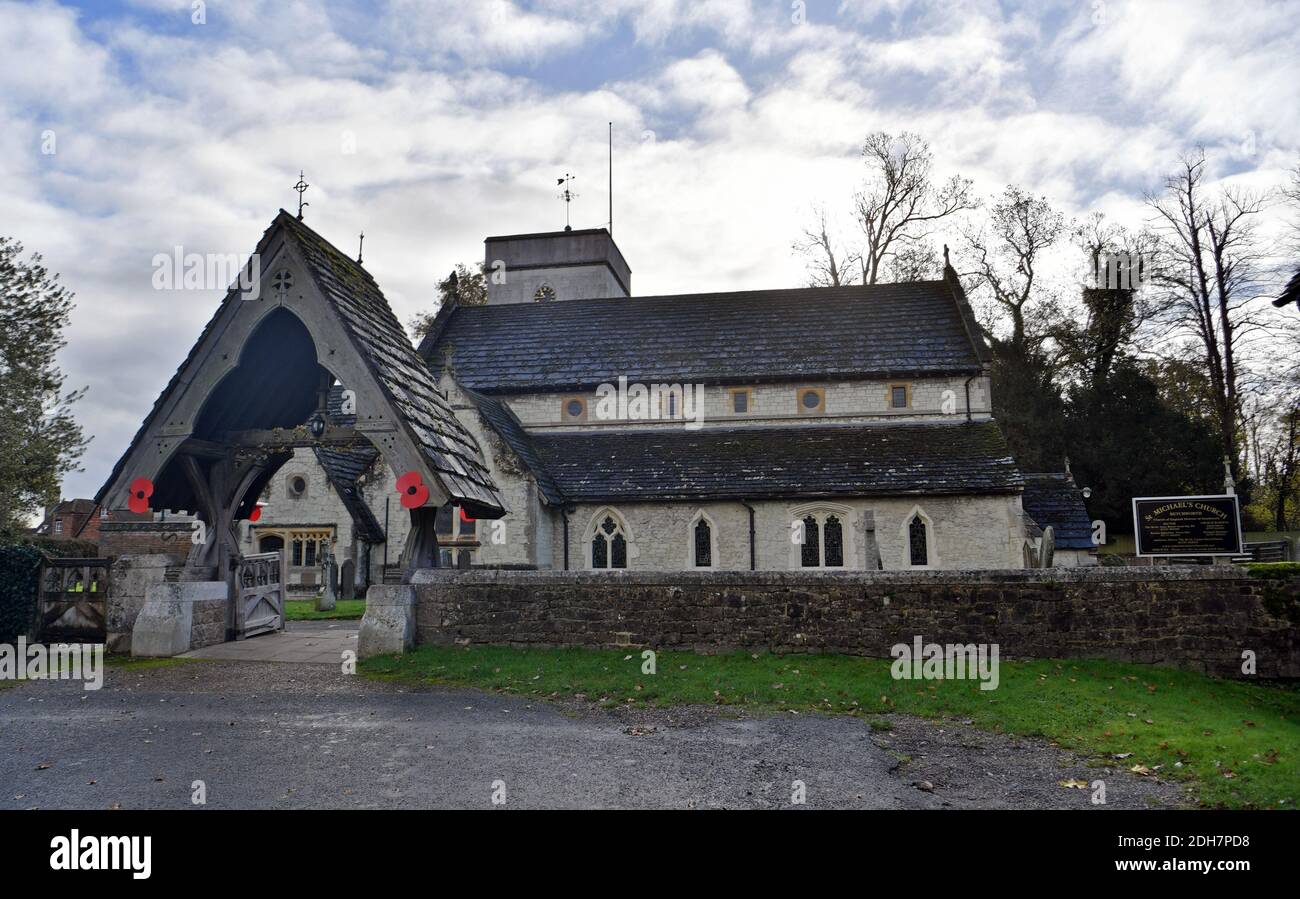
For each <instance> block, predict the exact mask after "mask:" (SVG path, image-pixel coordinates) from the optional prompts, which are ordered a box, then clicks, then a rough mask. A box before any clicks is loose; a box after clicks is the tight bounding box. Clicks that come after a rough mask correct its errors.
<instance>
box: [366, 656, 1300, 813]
mask: <svg viewBox="0 0 1300 899" xmlns="http://www.w3.org/2000/svg"><path fill="white" fill-rule="evenodd" d="M641 666H642V658H641V650H640V649H629V650H624V651H606V650H589V649H555V650H544V649H536V650H526V649H512V648H503V647H486V646H475V647H435V646H422V647H419V648H418V649H417V650H416V651H414V652H411V653H407V654H405V655H397V656H380V657H376V658H371V659H367V660H365V661H363V662H362V663H361V672H362V673H363V674H364V675H366V676H368V677H372V678H376V679H381V680H399V681H406V682H409V683H427V684H447V685H455V686H469V687H478V688H482V689H487V690H496V691H500V692H506V693H515V694H519V695H523V696H537V697H542V698H548V697H565V696H574V695H575V694H582V695H584V696H585V697H586V698H588V699H591V700H593V701H597V702H600V703H602V704H605V705H614V704H619V703H641V704H649V705H657V706H667V705H678V704H686V703H718V704H726V705H731V706H742V707H745V708H747V709H750V710H752V711H761V712H781V711H786V710H795V711H798V712H807V711H818V712H823V713H826V714H851V715H867V716H873V717H872V720H873V722H876V723H877V726H886V725H885V724H884V723H883V721H882V720H881V719H879V718H877V717H875V716H880V715H888V714H889V713H891V712H902V713H907V714H911V715H922V716H930V717H935V716H950V717H957V718H962V719H970V720H972V721H973V722H974V723H975V725H977V726H979V727H982V728H985V729H987V730H993V731H1001V732H1006V733H1015V734H1023V735H1034V736H1042V737H1047V738H1049V739H1051V740H1053V741H1055V742H1056V743H1057V744H1059V745H1060V746H1063V747H1066V748H1068V749H1072V750H1076V751H1078V752H1081V753H1083V754H1087V755H1093V756H1099V757H1100V756H1114V755H1119V754H1126V753H1128V754H1131V755H1126V756H1125V757H1124V759H1123V760H1122V763H1123V764H1124V765H1125V766H1126V767H1129V768H1130V769H1133V768H1136V770H1138V772H1139V773H1142V771H1143V768H1145V769H1149V770H1150V771H1152V772H1154V773H1157V774H1159V775H1160V776H1164V777H1170V778H1174V779H1183V778H1185V779H1188V780H1192V781H1194V782H1195V783H1196V785H1197V789H1198V792H1199V796H1200V799H1201V801H1202V803H1203V804H1205V805H1211V806H1229V807H1268V808H1294V807H1295V806H1296V805H1297V803H1300V691H1298V690H1297V689H1296V687H1295V686H1271V685H1262V684H1247V683H1241V682H1237V681H1226V680H1218V679H1215V678H1210V677H1205V676H1202V675H1199V674H1192V673H1189V672H1186V671H1179V670H1176V669H1172V668H1154V667H1148V666H1143V665H1125V664H1120V663H1115V662H1104V661H1091V660H1089V661H1057V660H1037V661H1025V662H1003V663H1002V665H1001V671H1000V675H1001V678H1000V685H999V687H998V689H996V690H991V691H981V690H980V689H979V687H978V682H976V681H919V682H918V681H895V680H894V679H893V678H892V677H891V676H890V673H889V667H890V660H889V659H864V658H858V657H854V656H840V655H783V656H780V655H770V654H766V653H759V654H749V653H731V654H726V655H714V656H704V655H696V654H694V653H689V652H661V653H659V655H658V658H657V673H656V674H653V675H649V674H642V673H641ZM1139 766H1141V767H1139Z"/></svg>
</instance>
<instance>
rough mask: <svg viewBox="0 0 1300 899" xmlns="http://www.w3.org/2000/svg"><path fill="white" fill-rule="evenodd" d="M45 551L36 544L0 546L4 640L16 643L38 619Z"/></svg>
mask: <svg viewBox="0 0 1300 899" xmlns="http://www.w3.org/2000/svg"><path fill="white" fill-rule="evenodd" d="M40 565H41V553H40V550H38V549H37V548H36V547H34V546H30V545H25V544H10V545H8V546H0V643H13V642H15V641H16V640H17V639H18V638H19V637H20V636H23V635H25V634H28V633H29V632H30V631H31V627H32V623H33V622H34V621H35V620H36V588H37V579H38V578H39V577H40Z"/></svg>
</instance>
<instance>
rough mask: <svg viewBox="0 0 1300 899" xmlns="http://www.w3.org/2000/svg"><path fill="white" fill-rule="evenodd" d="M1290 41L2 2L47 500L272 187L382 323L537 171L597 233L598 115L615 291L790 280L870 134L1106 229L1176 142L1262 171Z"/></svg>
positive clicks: (1070, 1) (121, 439)
mask: <svg viewBox="0 0 1300 899" xmlns="http://www.w3.org/2000/svg"><path fill="white" fill-rule="evenodd" d="M1228 6H1231V14H1230V15H1229V14H1225V10H1226V9H1227V7H1228ZM196 7H197V8H199V9H196ZM196 20H203V21H196ZM1297 22H1300V3H1296V2H1291V3H1280V2H1274V3H1250V2H1234V3H1232V4H1224V3H1221V2H1193V0H1178V2H1169V3H1163V2H1120V0H1106V2H1101V0H1063V2H1050V0H1046V2H1044V0H1038V2H1029V3H1023V4H1021V3H1015V2H1001V3H995V2H962V0H941V2H927V0H921V2H910V0H880V2H874V0H846V2H838V0H807V2H806V3H801V2H790V0H601V2H599V3H594V2H578V0H537V2H531V3H530V2H522V0H515V2H511V0H390V2H387V3H379V2H373V3H372V2H338V3H307V2H295V0H209V2H207V3H206V4H202V3H191V2H189V0H103V2H85V3H55V2H34V3H12V2H7V0H0V57H2V58H3V60H4V62H3V65H0V233H3V234H6V235H10V236H13V237H16V238H18V239H19V240H21V241H22V242H23V243H24V244H25V245H26V246H27V248H28V249H29V250H37V251H39V252H41V253H43V254H44V255H45V257H46V262H47V264H48V265H49V267H50V268H51V269H53V270H55V271H58V272H61V273H62V276H63V280H64V282H65V283H66V284H67V285H68V286H70V287H71V288H72V289H73V290H74V291H75V292H76V294H77V302H78V308H77V310H76V312H75V314H74V318H73V323H72V327H71V330H70V333H69V335H68V338H69V347H68V349H67V351H66V353H65V354H64V358H63V363H64V367H65V369H66V371H67V372H68V374H69V378H70V384H71V385H74V386H80V385H83V384H89V385H90V388H91V390H90V394H89V396H88V397H87V398H86V399H85V400H83V402H82V404H81V407H80V409H79V414H80V416H81V418H82V420H83V421H84V422H85V424H86V427H87V430H88V431H89V432H90V433H93V434H94V435H95V437H94V441H93V443H92V444H91V447H90V449H89V451H88V453H87V456H86V458H85V462H84V464H85V471H84V472H83V473H80V474H76V475H73V476H71V477H70V478H69V479H68V481H67V483H66V484H65V489H64V494H65V496H69V497H74V496H89V495H92V494H93V493H94V492H95V490H96V489H97V488H98V487H99V485H100V484H101V483H102V481H103V479H104V477H105V476H106V474H107V472H108V470H109V468H110V467H111V465H112V463H113V461H114V460H115V459H116V458H117V456H118V455H120V454H121V452H122V451H123V450H124V448H125V446H126V443H127V441H128V440H129V438H130V436H131V434H133V433H134V431H135V429H136V428H137V427H138V425H139V423H140V421H141V419H142V418H143V416H144V414H145V413H146V412H147V410H148V408H149V406H150V405H151V404H152V402H153V400H154V399H155V398H156V396H157V394H158V392H159V391H160V389H161V388H162V386H163V384H164V383H165V382H166V380H167V379H168V377H169V376H170V375H171V373H172V372H173V371H174V370H175V367H176V365H177V364H178V363H179V362H180V360H181V359H182V358H183V357H184V355H185V353H186V351H187V350H188V348H189V346H190V344H191V343H192V342H193V341H194V339H195V337H196V336H197V334H198V332H199V330H200V328H201V327H202V325H203V323H204V322H205V321H206V320H207V319H208V318H209V316H210V315H211V313H212V311H213V308H214V306H215V304H216V303H217V302H219V300H220V298H221V294H222V291H219V290H207V291H158V290H155V289H153V287H152V286H151V276H152V274H153V266H152V260H153V258H154V256H155V254H158V253H169V252H171V251H172V248H173V247H176V246H182V247H183V248H184V249H185V251H186V252H198V253H220V254H229V253H236V254H240V255H241V257H242V256H244V255H246V254H248V253H249V252H250V251H251V250H252V249H253V247H254V245H255V244H256V242H257V240H258V238H259V237H260V235H261V234H262V232H263V230H264V229H265V228H266V226H267V225H268V223H269V222H270V221H271V219H272V218H273V217H274V215H275V213H276V210H277V209H279V208H280V207H286V208H291V207H292V206H293V203H294V200H295V194H294V193H293V192H292V190H291V189H290V188H291V186H292V185H293V184H294V182H295V181H296V180H297V176H298V171H299V169H302V170H305V171H306V173H307V180H308V181H309V182H310V183H311V184H312V187H311V189H310V191H309V192H308V195H307V196H308V199H309V201H310V203H311V206H310V207H309V208H308V210H307V221H308V223H309V224H311V225H312V226H313V227H315V228H316V229H318V230H319V231H320V232H321V233H323V234H324V235H325V236H326V237H327V238H329V239H331V240H333V241H334V242H335V243H336V244H337V245H339V246H341V247H343V248H344V249H347V250H352V249H353V248H354V247H355V245H356V235H357V233H358V232H359V231H361V230H363V229H364V230H365V233H366V244H365V258H366V265H367V267H368V268H369V269H370V270H371V271H372V273H373V274H374V275H375V277H376V278H377V279H378V281H379V283H380V284H381V285H382V286H383V288H384V290H385V292H386V293H387V295H388V297H389V300H390V302H391V303H392V305H393V306H394V308H395V310H396V312H397V314H398V316H399V317H400V318H401V319H402V320H403V321H408V320H410V319H411V318H412V317H413V316H414V315H415V314H416V313H417V312H419V311H421V310H425V309H427V308H429V307H430V305H431V300H432V297H433V294H434V285H435V283H436V281H437V280H438V279H439V278H440V277H442V276H444V275H445V274H446V272H447V271H448V270H449V269H450V268H451V267H452V265H453V264H454V263H456V262H459V261H465V262H470V261H473V260H477V259H480V258H481V257H482V240H483V237H485V236H486V235H489V234H502V233H516V232H526V231H537V230H551V229H555V228H558V227H561V226H562V225H563V223H564V209H563V204H562V203H561V202H560V201H559V200H558V199H557V198H556V187H555V179H556V178H557V177H559V176H560V175H562V174H564V173H565V172H572V173H574V174H576V176H577V180H576V182H575V190H576V191H577V193H578V194H579V197H578V199H577V200H575V201H574V203H573V207H572V212H573V224H574V226H575V227H598V226H603V225H604V224H605V223H606V221H607V217H608V216H607V212H606V202H607V191H606V186H605V185H606V177H607V176H606V139H607V123H608V122H611V121H612V122H613V123H614V162H615V172H614V193H615V210H614V217H615V236H616V238H617V240H618V242H619V245H620V247H621V248H622V250H623V252H624V254H625V256H626V257H627V259H628V261H629V263H630V264H631V266H632V270H633V289H634V291H635V292H636V293H640V294H650V293H676V292H691V291H702V290H726V289H751V288H763V287H785V286H797V285H799V284H801V283H802V281H803V266H802V263H801V262H800V261H799V260H798V259H797V258H795V257H794V256H793V255H792V253H791V251H790V244H791V241H792V239H793V238H794V237H795V236H796V235H797V232H798V231H799V227H800V225H801V224H803V223H804V222H806V220H807V219H808V217H809V210H810V208H811V206H812V205H813V204H814V203H826V204H827V205H828V206H830V207H831V208H832V210H834V209H836V208H839V207H841V206H844V205H845V204H847V200H848V197H849V196H850V195H851V193H852V190H853V188H854V187H855V185H856V184H857V183H858V181H859V180H860V177H861V162H860V161H859V157H858V154H859V150H860V144H861V141H862V138H863V137H864V135H865V134H867V133H868V132H869V131H873V130H877V129H885V130H891V131H893V130H899V129H909V130H913V131H917V132H919V133H920V134H922V135H923V136H924V137H926V138H927V139H928V140H929V141H930V142H931V144H932V145H933V148H934V150H935V154H936V158H937V162H938V165H939V168H940V170H941V174H943V175H946V174H950V173H954V172H961V173H962V174H964V175H966V176H968V177H970V178H973V179H974V181H975V184H976V187H977V189H978V190H979V191H980V193H981V194H983V195H991V194H993V193H995V192H998V191H1000V190H1001V188H1002V187H1003V186H1004V185H1006V184H1008V183H1017V184H1020V185H1022V186H1024V187H1026V188H1028V189H1030V190H1032V191H1034V192H1036V193H1041V194H1044V195H1046V196H1048V197H1049V198H1050V199H1051V200H1052V201H1053V202H1054V203H1055V204H1056V205H1057V206H1058V207H1059V208H1061V209H1062V210H1063V211H1065V212H1066V213H1067V214H1069V215H1074V216H1077V215H1082V214H1085V213H1087V212H1089V211H1091V210H1103V211H1106V212H1107V213H1108V214H1110V215H1112V216H1113V217H1115V218H1117V219H1118V220H1120V221H1122V222H1126V223H1129V224H1141V221H1142V210H1141V203H1140V200H1141V195H1142V192H1143V191H1144V190H1147V189H1154V188H1156V187H1158V186H1159V183H1160V177H1161V174H1162V173H1163V172H1165V171H1167V170H1168V168H1169V166H1170V163H1171V162H1172V161H1173V160H1175V159H1176V157H1177V156H1178V154H1179V153H1180V152H1182V151H1184V150H1186V149H1188V148H1190V147H1192V146H1194V145H1196V144H1203V145H1205V146H1206V148H1207V151H1208V152H1209V153H1210V156H1211V169H1212V174H1213V177H1214V178H1216V179H1220V178H1221V179H1228V180H1231V181H1236V182H1240V183H1246V184H1251V185H1259V186H1270V185H1276V184H1278V183H1280V181H1281V179H1282V177H1283V173H1284V172H1285V171H1286V170H1287V169H1289V168H1291V167H1292V166H1294V165H1295V162H1296V159H1297V153H1298V152H1300V102H1297V85H1300V53H1297V46H1300V33H1298V28H1297V25H1296V24H1295V23H1297ZM51 137H52V138H53V142H51V140H50V139H51ZM50 150H53V152H49V151H50Z"/></svg>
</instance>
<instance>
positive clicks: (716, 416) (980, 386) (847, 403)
mask: <svg viewBox="0 0 1300 899" xmlns="http://www.w3.org/2000/svg"><path fill="white" fill-rule="evenodd" d="M617 381H618V379H617V377H616V376H612V377H611V378H610V383H611V384H617ZM896 383H899V384H902V383H905V384H908V385H910V387H911V406H910V408H908V409H906V410H894V409H890V408H889V385H890V384H896ZM988 383H989V382H988V379H987V378H984V377H979V378H976V379H975V380H973V381H971V384H970V392H971V410H972V412H973V413H974V414H975V416H976V417H979V418H987V417H988V414H989V392H988ZM965 385H966V379H965V378H926V379H915V380H906V379H899V380H889V379H879V380H858V381H831V382H821V381H811V382H802V381H801V382H797V383H796V382H790V383H785V384H758V385H755V386H754V387H753V388H752V389H753V394H752V401H753V402H752V406H751V411H750V412H749V413H748V414H746V415H734V414H732V413H731V410H730V408H729V407H728V393H727V388H726V387H723V386H719V385H714V384H705V389H704V427H728V426H733V425H737V424H753V423H756V422H762V423H768V424H771V423H779V422H783V423H786V424H799V423H811V422H817V421H827V420H833V421H845V422H849V421H896V422H900V421H901V422H904V423H905V422H908V421H917V420H925V419H941V418H944V417H946V416H953V415H955V416H965V414H966V386H965ZM800 387H825V388H826V411H825V414H820V415H803V414H800V412H799V409H798V405H797V403H796V395H797V394H796V391H797V390H798V388H800ZM573 396H585V397H587V423H583V424H575V423H572V422H564V421H563V420H562V418H561V410H562V408H563V404H564V401H565V400H566V399H568V398H570V397H573ZM945 400H947V401H948V403H947V406H945ZM507 402H508V404H509V406H510V408H511V410H512V411H513V412H514V413H515V415H517V416H518V417H519V420H520V421H521V422H522V423H523V424H524V425H525V426H526V427H529V428H532V427H539V426H547V425H550V426H561V425H562V426H563V427H564V428H566V429H568V430H574V429H579V430H580V429H582V428H599V427H610V426H619V427H627V426H628V425H629V424H638V422H635V421H631V422H629V421H615V422H609V423H607V422H602V421H599V420H597V419H596V402H597V396H596V392H595V391H594V390H593V391H589V392H586V393H536V394H522V395H518V396H512V397H509V398H508V399H507ZM647 424H649V425H650V426H653V427H682V424H681V423H680V422H648V423H647Z"/></svg>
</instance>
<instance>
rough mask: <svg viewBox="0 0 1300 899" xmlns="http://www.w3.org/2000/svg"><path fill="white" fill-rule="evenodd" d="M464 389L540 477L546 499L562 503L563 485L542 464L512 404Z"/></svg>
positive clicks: (516, 453) (551, 502)
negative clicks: (513, 410)
mask: <svg viewBox="0 0 1300 899" xmlns="http://www.w3.org/2000/svg"><path fill="white" fill-rule="evenodd" d="M462 390H463V388H462ZM463 392H464V393H465V395H466V396H467V397H468V398H469V399H470V400H471V401H472V402H473V403H474V405H475V407H476V408H477V409H478V411H479V412H480V413H481V414H482V416H483V418H484V419H485V420H486V421H487V423H488V425H489V426H490V427H491V428H492V429H493V430H494V431H496V432H497V434H499V435H500V436H501V439H502V440H504V441H505V442H506V445H507V446H509V447H510V449H511V450H513V451H514V453H515V455H516V456H518V457H519V459H520V461H521V462H523V464H524V465H525V466H526V467H527V468H528V470H529V471H531V472H532V473H533V476H534V477H535V478H536V480H537V489H538V490H540V491H541V493H542V496H543V497H545V498H546V501H547V502H548V503H550V504H551V505H553V506H558V505H560V504H562V503H563V502H564V496H563V494H562V493H561V492H560V488H559V486H558V485H557V484H556V483H555V481H554V479H553V478H552V477H551V475H550V472H548V471H547V470H546V466H545V465H543V464H542V460H541V457H539V456H538V455H537V450H536V448H535V447H534V446H533V441H532V438H531V437H530V436H529V435H528V433H527V432H526V431H524V426H523V423H522V422H521V421H520V420H519V418H518V417H517V416H516V415H515V413H514V412H512V411H511V410H510V407H509V406H507V405H506V404H505V403H504V402H502V401H501V400H496V399H493V398H492V397H489V396H484V395H483V394H481V393H475V392H474V391H472V390H463Z"/></svg>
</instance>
